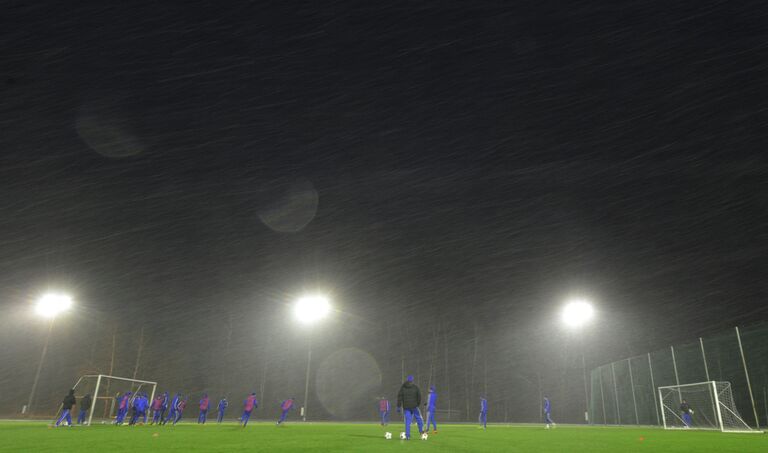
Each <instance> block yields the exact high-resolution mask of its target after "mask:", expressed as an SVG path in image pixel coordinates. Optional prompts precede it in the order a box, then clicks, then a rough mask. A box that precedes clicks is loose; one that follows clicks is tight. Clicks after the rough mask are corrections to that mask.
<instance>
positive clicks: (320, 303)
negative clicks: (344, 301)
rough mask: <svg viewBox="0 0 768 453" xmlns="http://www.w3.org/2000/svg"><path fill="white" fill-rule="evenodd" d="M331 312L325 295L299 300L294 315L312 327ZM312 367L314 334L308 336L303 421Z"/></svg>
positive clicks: (305, 297) (305, 413)
mask: <svg viewBox="0 0 768 453" xmlns="http://www.w3.org/2000/svg"><path fill="white" fill-rule="evenodd" d="M330 311H331V304H330V303H329V302H328V298H327V297H326V296H323V295H317V294H315V295H307V296H303V297H301V298H299V300H297V301H296V304H295V305H294V315H295V316H296V319H298V320H299V322H300V323H302V324H305V325H307V326H310V327H311V326H312V325H315V324H317V323H318V322H320V321H321V320H323V318H325V317H326V316H328V314H329V313H330ZM311 366H312V333H311V332H310V333H309V335H308V336H307V378H306V380H305V382H304V413H303V414H302V420H303V421H307V403H308V401H309V376H310V370H311Z"/></svg>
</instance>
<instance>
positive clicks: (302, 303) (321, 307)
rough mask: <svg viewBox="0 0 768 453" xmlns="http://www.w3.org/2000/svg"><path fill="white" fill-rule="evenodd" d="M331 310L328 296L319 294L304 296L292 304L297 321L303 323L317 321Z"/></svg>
mask: <svg viewBox="0 0 768 453" xmlns="http://www.w3.org/2000/svg"><path fill="white" fill-rule="evenodd" d="M330 311H331V304H330V303H329V302H328V298H327V297H325V296H321V295H312V296H304V297H302V298H301V299H299V300H298V301H296V305H295V306H294V314H295V315H296V318H297V319H298V320H299V322H301V323H303V324H312V323H314V322H316V321H319V320H321V319H323V318H325V317H326V316H328V313H329V312H330Z"/></svg>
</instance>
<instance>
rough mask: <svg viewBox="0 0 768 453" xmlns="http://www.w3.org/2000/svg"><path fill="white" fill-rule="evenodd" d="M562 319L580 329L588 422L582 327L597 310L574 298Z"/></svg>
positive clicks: (586, 417)
mask: <svg viewBox="0 0 768 453" xmlns="http://www.w3.org/2000/svg"><path fill="white" fill-rule="evenodd" d="M561 316H562V321H563V324H565V325H566V326H567V327H568V328H570V329H572V330H573V329H575V330H578V332H579V340H580V343H581V369H582V374H583V376H584V418H585V421H586V422H587V423H590V419H589V389H588V386H587V362H586V360H585V358H584V335H583V333H582V332H583V331H582V329H583V328H584V326H586V325H587V324H589V322H590V321H592V318H594V316H595V310H594V308H593V307H592V304H591V303H590V302H589V301H587V300H584V299H572V300H570V301H569V302H568V303H566V305H565V307H564V308H563V312H562V315H561Z"/></svg>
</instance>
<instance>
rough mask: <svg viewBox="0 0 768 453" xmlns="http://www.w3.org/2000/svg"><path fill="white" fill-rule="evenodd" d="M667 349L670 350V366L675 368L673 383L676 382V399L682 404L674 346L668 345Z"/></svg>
mask: <svg viewBox="0 0 768 453" xmlns="http://www.w3.org/2000/svg"><path fill="white" fill-rule="evenodd" d="M669 350H670V351H672V368H674V369H675V383H676V384H677V399H678V400H679V401H678V402H679V403H681V404H682V402H683V393H682V392H681V391H680V378H678V377H677V360H675V347H674V346H670V347H669Z"/></svg>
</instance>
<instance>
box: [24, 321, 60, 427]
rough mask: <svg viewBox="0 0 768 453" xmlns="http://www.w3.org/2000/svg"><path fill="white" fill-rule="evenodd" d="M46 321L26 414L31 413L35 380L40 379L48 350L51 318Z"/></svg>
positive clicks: (35, 386) (51, 327)
mask: <svg viewBox="0 0 768 453" xmlns="http://www.w3.org/2000/svg"><path fill="white" fill-rule="evenodd" d="M54 319H56V318H55V317H54V318H51V321H50V322H49V323H48V333H47V334H46V336H45V343H43V353H42V354H40V362H39V363H38V364H37V372H36V373H35V380H34V381H32V390H31V391H30V392H29V401H28V402H27V415H28V416H31V415H32V401H33V400H34V399H35V391H37V381H39V380H40V371H41V370H42V369H43V362H44V361H45V354H46V353H47V352H48V342H49V341H50V340H51V331H53V320H54Z"/></svg>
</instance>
